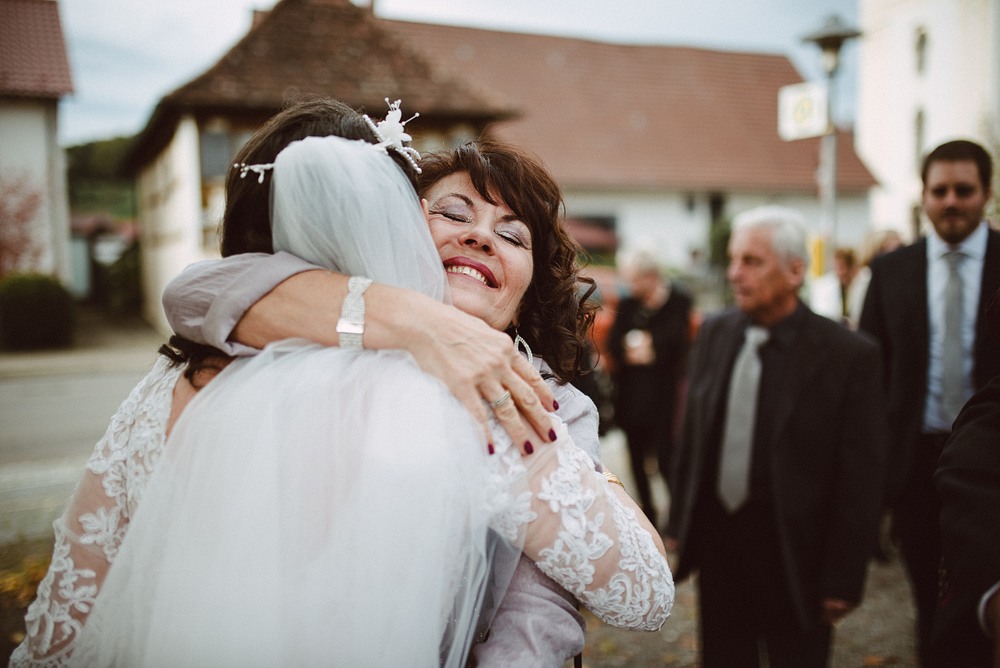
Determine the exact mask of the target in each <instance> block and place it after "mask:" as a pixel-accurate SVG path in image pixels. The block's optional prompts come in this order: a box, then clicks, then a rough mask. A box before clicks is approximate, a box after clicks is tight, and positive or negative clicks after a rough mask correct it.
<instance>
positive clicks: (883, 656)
mask: <svg viewBox="0 0 1000 668" xmlns="http://www.w3.org/2000/svg"><path fill="white" fill-rule="evenodd" d="M601 458H602V461H603V462H604V465H605V466H606V467H607V468H609V469H610V470H612V471H614V472H615V473H616V474H617V475H618V477H619V478H621V479H622V481H623V482H624V483H625V487H626V489H630V490H631V489H635V487H634V484H633V482H632V477H631V475H630V468H629V466H628V452H627V449H626V446H625V442H624V437H623V435H622V434H621V432H619V431H618V430H612V431H611V432H609V433H608V434H607V435H605V436H604V437H602V439H601ZM652 487H653V496H654V500H655V501H656V505H657V506H658V510H659V511H660V512H659V517H660V518H661V519H662V518H665V517H666V510H667V507H668V499H667V492H666V486H665V485H663V483H662V481H661V480H660V479H659V477H658V476H654V479H653V481H652ZM697 611H698V596H697V592H696V589H695V587H694V586H693V584H692V582H691V581H690V580H688V581H685V582H683V583H681V584H680V585H678V587H677V596H676V599H675V601H674V609H673V613H672V614H671V616H670V619H668V620H667V623H666V624H664V626H663V628H662V629H660V630H659V631H657V632H655V633H640V632H636V631H622V630H619V629H614V628H611V627H608V626H605V625H604V624H602V623H601V622H600V621H599V620H597V619H596V618H594V617H593V616H592V615H587V646H586V649H585V650H584V655H583V656H584V659H583V663H584V665H585V666H588V667H589V668H610V667H611V666H629V667H630V668H631V667H633V666H634V667H637V668H638V667H644V666H698V665H699V663H698V628H697V619H698V614H697ZM914 619H915V613H914V609H913V603H912V599H911V597H910V589H909V585H908V584H907V582H906V576H905V575H904V573H903V568H902V565H901V563H900V562H899V560H898V558H894V557H893V555H890V559H889V560H888V561H887V562H884V563H883V562H878V561H872V563H871V566H870V567H869V571H868V582H867V586H866V591H865V598H864V600H863V601H862V604H861V605H860V606H859V607H858V609H857V610H855V611H854V612H853V613H851V614H850V615H848V616H847V617H846V618H845V619H843V620H842V621H841V622H840V623H839V624H838V625H837V630H836V634H835V636H834V643H833V657H832V661H831V666H832V667H833V668H856V667H861V666H900V667H902V666H916V665H917V660H916V655H915V653H914V651H915V647H914V641H913V629H914V623H915V622H914ZM569 665H572V662H570V664H569Z"/></svg>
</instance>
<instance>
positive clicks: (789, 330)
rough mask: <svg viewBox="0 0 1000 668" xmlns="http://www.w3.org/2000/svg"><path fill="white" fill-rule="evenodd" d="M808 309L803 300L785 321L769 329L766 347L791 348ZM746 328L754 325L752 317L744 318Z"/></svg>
mask: <svg viewBox="0 0 1000 668" xmlns="http://www.w3.org/2000/svg"><path fill="white" fill-rule="evenodd" d="M805 313H806V307H805V305H804V304H803V303H802V301H801V300H799V301H798V302H797V304H796V305H795V310H794V311H792V312H791V313H790V314H789V315H788V316H786V317H785V319H784V320H781V321H779V322H777V323H775V324H774V325H771V326H770V327H768V332H769V333H770V336H769V338H768V340H767V344H766V345H775V344H776V345H778V346H779V347H781V348H786V347H788V346H791V345H792V344H793V343H794V342H795V337H796V335H797V334H798V333H799V327H800V326H801V325H802V321H803V320H804V319H805ZM744 321H745V327H749V326H750V325H752V324H753V321H751V320H750V316H746V317H745V318H744Z"/></svg>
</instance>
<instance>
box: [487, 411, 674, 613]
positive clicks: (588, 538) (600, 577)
mask: <svg viewBox="0 0 1000 668" xmlns="http://www.w3.org/2000/svg"><path fill="white" fill-rule="evenodd" d="M557 432H559V434H560V437H559V439H558V441H557V442H556V443H554V444H552V445H550V446H545V447H544V448H542V449H541V451H540V452H539V453H536V454H535V455H533V456H531V457H529V458H521V457H520V456H519V453H518V452H517V450H516V449H515V448H513V447H508V446H506V444H504V445H503V446H500V445H499V442H501V441H502V440H503V439H499V438H496V439H495V441H496V442H497V443H498V456H496V457H493V458H491V460H493V461H495V465H497V466H498V467H499V468H500V469H503V470H504V471H505V472H504V473H497V475H496V478H497V481H498V482H497V484H498V486H502V485H507V487H506V491H504V490H496V491H495V494H496V499H497V500H498V503H499V504H500V505H501V506H503V507H502V512H500V513H499V515H498V519H497V523H499V524H500V528H498V529H497V530H498V531H499V532H500V533H501V535H504V536H505V537H508V538H511V537H518V536H519V534H518V531H520V532H523V533H524V539H523V540H524V552H525V554H526V555H528V556H529V557H531V558H532V559H534V561H535V563H536V564H537V565H538V568H539V570H541V571H542V572H543V573H544V574H545V575H547V576H548V577H550V578H552V579H553V580H554V581H555V582H557V583H558V584H559V585H561V586H562V587H564V588H565V589H567V590H568V591H569V592H570V593H572V594H573V595H574V596H575V597H576V598H577V599H579V601H580V602H581V603H583V605H584V606H586V607H587V609H589V610H590V611H591V612H593V613H594V614H595V615H597V617H598V618H599V619H601V620H602V621H604V622H606V623H608V624H611V625H613V626H617V627H620V628H628V629H638V630H645V631H655V630H656V629H658V628H660V627H661V626H662V625H663V623H664V622H665V621H666V619H667V617H668V616H669V614H670V609H671V607H673V601H674V582H673V576H672V575H671V573H670V567H669V565H668V564H667V560H666V559H665V558H664V557H663V555H662V554H661V553H660V552H659V550H658V549H657V548H656V545H655V543H654V541H653V537H652V535H651V534H650V533H649V532H648V531H647V530H646V529H645V528H644V527H642V526H640V524H639V523H638V520H637V518H636V515H635V512H634V511H633V510H632V509H630V508H628V507H626V506H625V505H623V504H622V502H621V501H619V500H618V498H617V497H616V496H615V495H614V493H613V491H612V490H611V488H610V485H609V484H608V483H607V481H606V480H605V478H604V476H603V475H601V474H600V473H598V472H597V471H596V470H595V468H594V462H593V461H592V460H591V459H590V457H588V456H587V454H586V453H585V452H583V451H582V450H581V449H580V448H577V447H576V446H575V445H573V442H572V441H571V440H570V439H569V438H568V437H567V435H566V434H567V432H566V427H565V425H563V424H559V425H558V427H557ZM496 435H497V433H496V432H494V436H496ZM524 462H527V467H528V468H527V469H525V464H524ZM525 480H526V483H527V488H526V489H525V487H524V484H525ZM512 490H513V491H512ZM504 504H507V505H506V506H504ZM526 504H527V505H526ZM525 522H527V524H524V523H525ZM495 528H496V527H495Z"/></svg>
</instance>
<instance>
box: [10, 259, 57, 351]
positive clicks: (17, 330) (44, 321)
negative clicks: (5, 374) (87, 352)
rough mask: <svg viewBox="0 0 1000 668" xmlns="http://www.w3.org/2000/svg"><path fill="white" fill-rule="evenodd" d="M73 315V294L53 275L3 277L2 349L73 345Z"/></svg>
mask: <svg viewBox="0 0 1000 668" xmlns="http://www.w3.org/2000/svg"><path fill="white" fill-rule="evenodd" d="M73 316H74V312H73V297H72V296H71V295H70V294H69V292H68V291H67V290H66V288H64V287H63V286H62V284H61V283H59V281H58V280H56V279H55V278H52V277H51V276H45V275H43V274H9V275H7V276H5V277H4V278H3V279H2V280H0V348H5V349H7V350H32V349H37V348H58V347H65V346H69V345H72V343H73Z"/></svg>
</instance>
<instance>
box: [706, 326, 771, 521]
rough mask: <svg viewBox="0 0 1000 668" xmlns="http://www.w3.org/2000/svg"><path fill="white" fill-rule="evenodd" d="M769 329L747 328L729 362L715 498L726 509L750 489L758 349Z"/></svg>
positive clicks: (732, 507)
mask: <svg viewBox="0 0 1000 668" xmlns="http://www.w3.org/2000/svg"><path fill="white" fill-rule="evenodd" d="M769 336H770V332H768V330H767V329H765V328H763V327H756V326H752V327H747V331H746V334H745V336H744V341H743V347H742V348H741V349H740V352H739V354H738V355H737V356H736V362H735V363H734V364H733V375H732V377H731V378H730V380H729V399H728V402H727V404H726V425H725V430H724V431H723V433H722V451H721V453H720V455H719V489H718V491H719V499H720V500H721V501H722V505H723V506H724V507H725V508H726V510H728V511H729V512H731V513H732V512H735V511H736V510H737V509H738V508H739V507H740V506H742V505H743V504H744V503H745V502H746V500H747V496H748V494H749V490H750V453H751V452H752V450H753V433H754V425H755V424H756V422H757V391H758V390H759V388H760V369H761V363H760V355H759V354H758V351H759V349H760V347H761V346H762V345H764V343H765V342H766V341H767V339H768V337H769Z"/></svg>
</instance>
